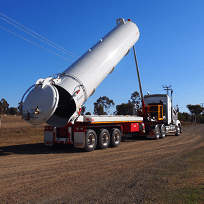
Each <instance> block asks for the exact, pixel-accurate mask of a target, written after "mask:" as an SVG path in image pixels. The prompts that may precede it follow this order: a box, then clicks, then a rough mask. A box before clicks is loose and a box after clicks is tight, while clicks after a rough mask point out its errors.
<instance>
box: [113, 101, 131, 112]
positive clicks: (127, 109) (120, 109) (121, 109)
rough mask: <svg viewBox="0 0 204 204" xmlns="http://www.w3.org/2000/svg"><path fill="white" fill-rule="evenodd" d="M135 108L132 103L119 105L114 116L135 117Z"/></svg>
mask: <svg viewBox="0 0 204 204" xmlns="http://www.w3.org/2000/svg"><path fill="white" fill-rule="evenodd" d="M133 107H134V105H133V104H132V103H130V102H129V103H122V104H121V105H117V106H116V111H115V112H114V115H133Z"/></svg>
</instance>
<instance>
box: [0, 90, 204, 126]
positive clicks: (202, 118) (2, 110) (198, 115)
mask: <svg viewBox="0 0 204 204" xmlns="http://www.w3.org/2000/svg"><path fill="white" fill-rule="evenodd" d="M140 101H141V99H140V94H139V93H138V92H137V91H135V92H133V93H132V94H131V96H130V99H129V100H128V102H127V103H122V104H120V105H116V111H114V112H113V114H114V115H133V108H134V106H135V105H136V106H137V108H138V107H139V106H140ZM113 106H115V103H114V101H113V100H112V99H110V98H109V97H107V96H103V97H99V98H98V100H97V101H96V102H95V103H94V111H93V114H94V115H109V114H110V108H111V107H113ZM186 107H187V108H188V110H189V111H190V113H191V114H189V113H186V112H183V113H181V112H179V113H178V119H179V120H180V121H191V122H194V123H204V114H203V112H204V108H203V107H201V105H191V104H188V105H187V106H186ZM85 112H86V107H85V106H83V107H82V111H81V114H82V115H91V112H86V113H85ZM0 114H7V115H20V113H19V111H18V109H17V108H15V107H11V108H9V104H8V102H7V101H6V99H4V98H2V99H1V101H0Z"/></svg>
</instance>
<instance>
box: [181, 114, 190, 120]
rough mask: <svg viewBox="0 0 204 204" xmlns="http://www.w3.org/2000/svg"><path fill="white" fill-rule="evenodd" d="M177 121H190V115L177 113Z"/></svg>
mask: <svg viewBox="0 0 204 204" xmlns="http://www.w3.org/2000/svg"><path fill="white" fill-rule="evenodd" d="M178 119H179V120H180V121H190V114H188V113H186V112H183V113H180V112H179V113H178Z"/></svg>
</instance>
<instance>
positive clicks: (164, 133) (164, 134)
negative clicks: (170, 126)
mask: <svg viewBox="0 0 204 204" xmlns="http://www.w3.org/2000/svg"><path fill="white" fill-rule="evenodd" d="M165 136H166V128H165V125H164V124H162V125H161V128H160V138H161V139H163V138H165Z"/></svg>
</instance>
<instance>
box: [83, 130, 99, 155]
mask: <svg viewBox="0 0 204 204" xmlns="http://www.w3.org/2000/svg"><path fill="white" fill-rule="evenodd" d="M96 145H97V135H96V132H95V131H94V130H91V129H89V130H87V131H86V135H85V147H84V150H85V151H86V152H91V151H93V150H94V149H95V148H96Z"/></svg>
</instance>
